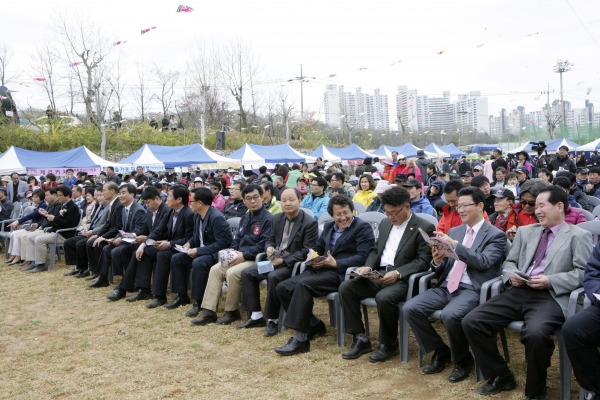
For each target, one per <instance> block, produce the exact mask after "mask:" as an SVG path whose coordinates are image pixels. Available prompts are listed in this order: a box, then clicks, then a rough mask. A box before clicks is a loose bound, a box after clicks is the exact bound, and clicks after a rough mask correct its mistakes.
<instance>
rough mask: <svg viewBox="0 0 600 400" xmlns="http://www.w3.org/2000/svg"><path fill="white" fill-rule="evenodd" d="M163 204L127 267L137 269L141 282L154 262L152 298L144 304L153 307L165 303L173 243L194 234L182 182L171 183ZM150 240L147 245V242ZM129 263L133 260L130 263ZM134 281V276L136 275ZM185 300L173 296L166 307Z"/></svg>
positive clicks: (149, 274) (181, 241)
mask: <svg viewBox="0 0 600 400" xmlns="http://www.w3.org/2000/svg"><path fill="white" fill-rule="evenodd" d="M168 193H169V194H168V196H167V205H168V206H169V208H170V210H169V212H168V213H167V215H165V216H164V217H163V218H162V220H161V221H160V225H159V226H157V227H156V228H154V230H153V231H152V232H150V234H149V235H148V238H147V239H146V241H145V242H142V243H141V244H140V247H138V249H137V250H136V252H135V257H132V258H131V262H130V264H129V267H128V268H132V267H133V268H137V271H136V275H138V276H139V278H140V280H141V281H145V282H148V281H149V279H150V277H151V276H152V271H153V269H154V266H153V263H154V262H156V268H155V269H154V278H153V283H154V284H153V286H152V295H153V296H154V298H153V299H152V301H151V302H150V303H148V304H147V305H146V307H148V308H156V307H159V306H162V305H164V304H166V302H167V284H168V283H169V274H170V272H171V257H173V254H175V252H176V250H175V245H176V244H178V245H180V246H183V245H184V244H185V243H187V242H188V241H189V240H190V238H191V237H192V236H193V235H194V213H193V212H192V210H191V209H190V207H189V206H188V201H189V198H190V192H189V190H188V188H187V187H185V186H183V185H175V186H172V187H170V188H169V191H168ZM148 241H150V243H151V244H148ZM131 263H137V265H136V266H132V264H131ZM136 280H137V277H136ZM185 304H189V301H188V302H187V303H186V302H185V299H179V297H178V298H176V299H175V300H174V301H173V303H171V304H168V305H167V306H168V307H167V308H168V309H174V308H177V307H179V306H181V305H185Z"/></svg>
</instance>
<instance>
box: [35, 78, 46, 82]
mask: <svg viewBox="0 0 600 400" xmlns="http://www.w3.org/2000/svg"><path fill="white" fill-rule="evenodd" d="M33 80H34V81H38V82H44V81H45V80H46V78H33Z"/></svg>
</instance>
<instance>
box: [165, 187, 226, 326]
mask: <svg viewBox="0 0 600 400" xmlns="http://www.w3.org/2000/svg"><path fill="white" fill-rule="evenodd" d="M193 196H194V200H192V206H191V208H192V211H193V212H194V236H192V237H191V238H190V240H189V242H187V243H186V244H184V245H183V247H186V248H188V249H190V250H189V251H188V252H187V253H178V254H175V255H174V256H173V258H172V259H171V270H172V271H171V290H172V292H173V293H178V294H179V295H178V298H179V299H186V298H187V299H189V297H188V293H187V292H188V279H189V275H190V268H191V269H192V299H194V305H193V307H192V309H191V310H189V311H188V312H186V314H185V315H186V316H187V317H195V316H197V315H198V314H199V313H200V302H201V301H202V297H203V296H204V289H206V282H207V281H208V274H209V272H210V267H212V266H213V265H214V263H216V262H217V261H218V259H219V251H221V250H223V249H227V248H229V246H231V242H232V241H233V235H232V233H231V228H230V227H229V224H228V223H227V221H226V220H225V217H224V216H223V214H221V212H220V211H219V210H218V209H217V208H216V207H213V206H212V202H213V197H214V196H213V194H212V192H211V190H210V189H209V188H206V187H199V188H196V189H194V190H193Z"/></svg>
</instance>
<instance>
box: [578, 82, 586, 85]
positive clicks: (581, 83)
mask: <svg viewBox="0 0 600 400" xmlns="http://www.w3.org/2000/svg"><path fill="white" fill-rule="evenodd" d="M584 83H585V82H577V86H579V85H583V84H584Z"/></svg>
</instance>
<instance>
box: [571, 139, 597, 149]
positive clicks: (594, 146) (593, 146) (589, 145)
mask: <svg viewBox="0 0 600 400" xmlns="http://www.w3.org/2000/svg"><path fill="white" fill-rule="evenodd" d="M598 149H600V139H596V140H594V141H593V142H590V143H586V144H584V145H582V146H579V147H577V149H576V150H577V151H594V150H598Z"/></svg>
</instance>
